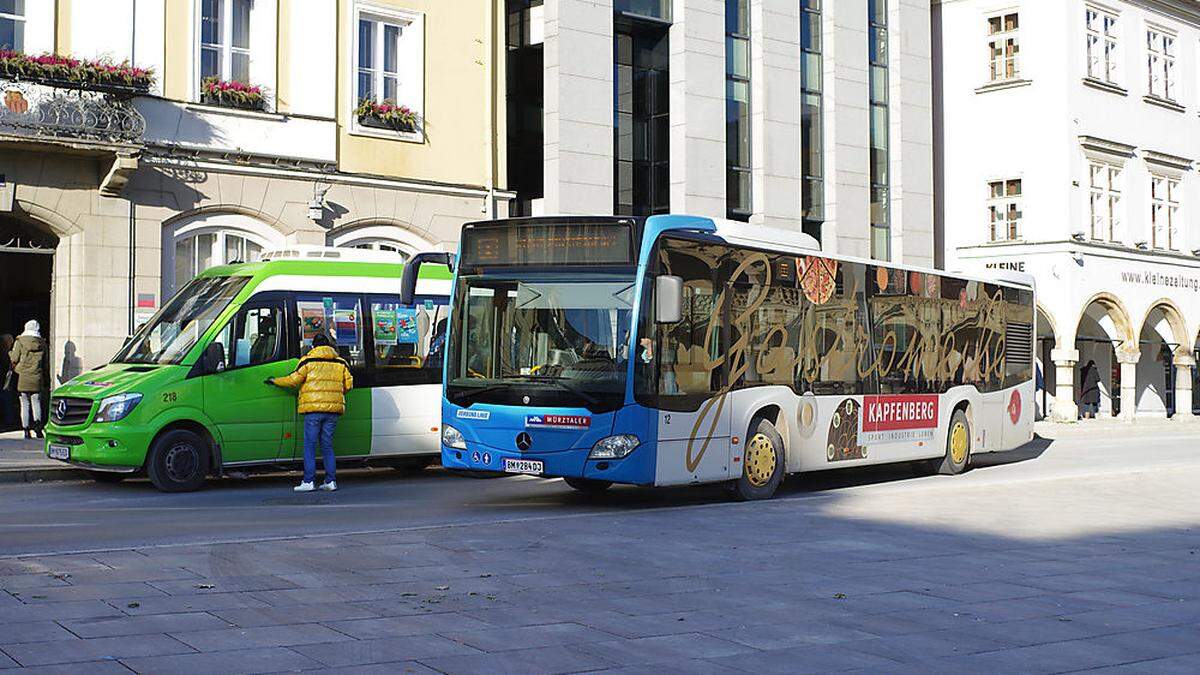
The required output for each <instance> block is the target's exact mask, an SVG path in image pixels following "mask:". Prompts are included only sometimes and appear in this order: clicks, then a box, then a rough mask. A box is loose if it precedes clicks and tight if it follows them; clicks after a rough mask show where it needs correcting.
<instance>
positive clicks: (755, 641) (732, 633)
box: [707, 621, 877, 650]
mask: <svg viewBox="0 0 1200 675" xmlns="http://www.w3.org/2000/svg"><path fill="white" fill-rule="evenodd" d="M707 632H708V633H709V634H711V635H715V636H717V637H720V638H721V639H723V640H728V641H730V642H736V643H738V644H741V645H745V646H747V647H753V648H755V649H764V650H766V649H783V648H786V647H796V646H800V645H814V644H829V645H832V644H835V643H838V642H850V641H854V640H868V639H871V638H875V637H877V636H875V635H872V634H871V633H866V632H863V631H860V630H855V629H853V628H847V627H845V626H838V625H836V624H831V623H826V622H823V621H797V622H794V623H774V624H768V625H758V626H747V627H741V628H733V629H727V630H719V631H707ZM835 648H836V647H835Z"/></svg>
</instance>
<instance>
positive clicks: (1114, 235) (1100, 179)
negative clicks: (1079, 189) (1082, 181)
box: [1088, 161, 1121, 242]
mask: <svg viewBox="0 0 1200 675" xmlns="http://www.w3.org/2000/svg"><path fill="white" fill-rule="evenodd" d="M1088 210H1089V213H1090V215H1091V229H1092V232H1091V234H1092V239H1095V240H1096V241H1110V242H1117V241H1120V240H1121V167H1119V166H1115V165H1112V164H1106V163H1104V162H1095V161H1093V162H1089V163H1088Z"/></svg>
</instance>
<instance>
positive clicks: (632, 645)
mask: <svg viewBox="0 0 1200 675" xmlns="http://www.w3.org/2000/svg"><path fill="white" fill-rule="evenodd" d="M583 648H584V649H586V650H587V651H589V652H591V653H594V654H597V655H600V656H602V657H604V658H605V659H609V660H612V661H615V662H617V664H619V665H623V666H633V665H642V664H647V663H671V662H676V661H680V660H684V659H719V658H720V657H724V656H730V655H733V654H741V653H747V652H752V651H756V650H755V649H754V648H753V647H748V646H746V645H743V644H738V643H736V642H730V641H728V640H722V639H721V638H718V637H713V636H711V635H704V634H702V633H683V634H680V635H664V636H660V637H647V638H632V639H627V640H610V641H607V642H593V643H590V644H587V645H583Z"/></svg>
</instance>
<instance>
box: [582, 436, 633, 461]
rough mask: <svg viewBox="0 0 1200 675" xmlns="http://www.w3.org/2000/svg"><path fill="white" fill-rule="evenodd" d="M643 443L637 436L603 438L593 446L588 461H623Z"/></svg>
mask: <svg viewBox="0 0 1200 675" xmlns="http://www.w3.org/2000/svg"><path fill="white" fill-rule="evenodd" d="M641 443H642V441H641V440H640V439H638V437H637V436H631V435H628V434H623V435H621V436H609V437H607V438H601V439H600V440H598V441H596V444H595V445H593V446H592V451H591V452H590V453H588V459H621V458H623V457H625V456H626V455H628V454H629V453H631V452H633V451H634V449H635V448H637V446H639V445H641Z"/></svg>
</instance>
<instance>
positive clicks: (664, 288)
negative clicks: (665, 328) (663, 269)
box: [654, 274, 683, 323]
mask: <svg viewBox="0 0 1200 675" xmlns="http://www.w3.org/2000/svg"><path fill="white" fill-rule="evenodd" d="M654 320H655V321H656V322H658V323H679V322H680V321H682V320H683V277H677V276H672V275H670V274H664V275H661V276H658V277H655V279H654Z"/></svg>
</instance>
